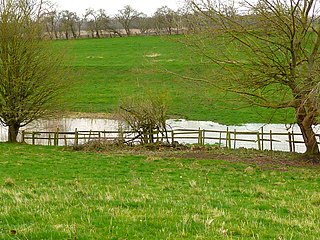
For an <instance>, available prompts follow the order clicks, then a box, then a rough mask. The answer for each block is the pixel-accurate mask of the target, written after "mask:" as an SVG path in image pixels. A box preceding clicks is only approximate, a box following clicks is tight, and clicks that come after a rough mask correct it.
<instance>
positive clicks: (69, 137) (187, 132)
mask: <svg viewBox="0 0 320 240" xmlns="http://www.w3.org/2000/svg"><path fill="white" fill-rule="evenodd" d="M167 133H168V138H167V140H168V141H169V142H171V143H175V142H179V143H191V144H199V145H205V144H218V145H219V146H224V147H227V148H234V149H235V148H239V147H244V148H256V149H258V150H282V151H290V152H296V151H297V147H299V148H300V149H301V148H303V146H304V145H303V143H304V142H303V138H302V134H301V133H294V132H278V133H276V132H272V131H271V130H270V131H268V132H265V131H264V129H263V128H261V130H260V131H248V132H245V131H236V130H233V131H230V130H229V129H228V128H227V129H226V130H224V131H220V130H205V129H174V130H170V131H168V132H167ZM136 135H137V133H135V132H132V131H78V130H77V129H75V131H74V132H63V131H60V130H59V129H57V130H56V131H55V132H48V131H47V132H36V131H34V132H28V131H23V132H22V141H23V142H26V143H29V144H33V145H54V146H70V145H79V144H83V143H86V142H89V141H93V140H110V141H114V140H122V141H129V140H130V139H133V138H134V137H135V136H136ZM152 137H153V138H152V139H154V141H162V140H164V139H163V136H162V135H161V134H159V132H153V134H152ZM316 138H317V139H318V140H319V141H320V134H316ZM135 141H138V139H136V140H135ZM318 144H319V142H318ZM280 145H281V146H280ZM279 146H280V147H279Z"/></svg>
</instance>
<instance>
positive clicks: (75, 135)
mask: <svg viewBox="0 0 320 240" xmlns="http://www.w3.org/2000/svg"><path fill="white" fill-rule="evenodd" d="M78 144H79V133H78V129H77V128H76V129H75V130H74V145H75V146H78Z"/></svg>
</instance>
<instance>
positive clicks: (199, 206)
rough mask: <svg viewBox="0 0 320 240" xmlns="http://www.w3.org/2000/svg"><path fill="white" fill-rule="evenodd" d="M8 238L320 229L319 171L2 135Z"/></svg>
mask: <svg viewBox="0 0 320 240" xmlns="http://www.w3.org/2000/svg"><path fill="white" fill-rule="evenodd" d="M0 152H1V155H0V239H318V238H319V236H320V229H319V224H320V219H319V214H320V194H319V186H320V172H319V168H316V167H299V168H298V167H296V168H287V169H286V171H278V170H264V169H262V168H259V167H257V166H255V165H248V164H245V163H228V162H225V161H221V160H218V159H217V160H192V159H163V158H158V157H152V156H149V157H143V156H126V155H124V156H116V155H114V156H108V155H103V154H96V153H83V152H70V151H63V150H62V149H60V148H51V147H34V146H25V145H8V144H0Z"/></svg>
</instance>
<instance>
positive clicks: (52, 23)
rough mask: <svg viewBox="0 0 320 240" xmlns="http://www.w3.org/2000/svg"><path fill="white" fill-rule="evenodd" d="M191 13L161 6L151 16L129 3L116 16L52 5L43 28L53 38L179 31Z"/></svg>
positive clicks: (120, 35) (44, 16)
mask: <svg viewBox="0 0 320 240" xmlns="http://www.w3.org/2000/svg"><path fill="white" fill-rule="evenodd" d="M187 18H188V14H187V13H186V12H185V11H184V10H183V8H181V9H178V10H177V11H174V10H172V9H171V8H169V7H168V6H162V7H160V8H158V9H157V10H156V11H155V12H154V14H152V16H151V17H148V16H147V15H146V14H144V13H143V12H140V11H138V10H136V9H134V8H132V7H131V6H130V5H126V6H124V7H123V8H122V9H120V10H119V11H118V13H117V14H116V15H114V16H110V15H108V14H107V12H106V10H105V9H97V10H96V9H93V8H88V9H86V11H85V13H84V14H82V15H79V14H77V13H76V12H72V11H69V10H62V11H58V10H56V9H54V8H53V7H51V9H49V10H47V12H46V13H45V14H43V16H42V21H43V23H44V28H45V29H44V31H45V33H46V36H47V37H48V38H50V39H77V38H86V37H87V38H103V37H114V36H119V37H122V36H130V35H133V34H139V35H163V34H168V35H171V34H180V33H183V31H184V30H185V29H186V28H187Z"/></svg>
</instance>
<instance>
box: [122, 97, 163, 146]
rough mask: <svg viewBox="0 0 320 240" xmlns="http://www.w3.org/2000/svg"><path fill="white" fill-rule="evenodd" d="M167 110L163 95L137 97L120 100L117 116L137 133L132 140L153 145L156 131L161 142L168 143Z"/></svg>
mask: <svg viewBox="0 0 320 240" xmlns="http://www.w3.org/2000/svg"><path fill="white" fill-rule="evenodd" d="M167 109H168V106H167V101H166V97H165V96H164V95H159V94H157V95H151V94H149V95H145V96H141V95H139V96H134V97H128V98H126V99H124V100H122V102H121V104H120V110H119V116H120V119H121V120H122V121H124V122H125V123H126V124H127V125H128V126H129V127H130V129H131V130H132V131H134V132H135V133H137V135H136V136H135V137H133V139H132V140H135V139H140V142H141V144H146V143H153V142H154V138H153V135H154V132H155V131H156V132H157V133H158V134H161V135H162V137H161V138H162V140H165V141H168V136H167V130H166V120H167V117H168V116H167Z"/></svg>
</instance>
